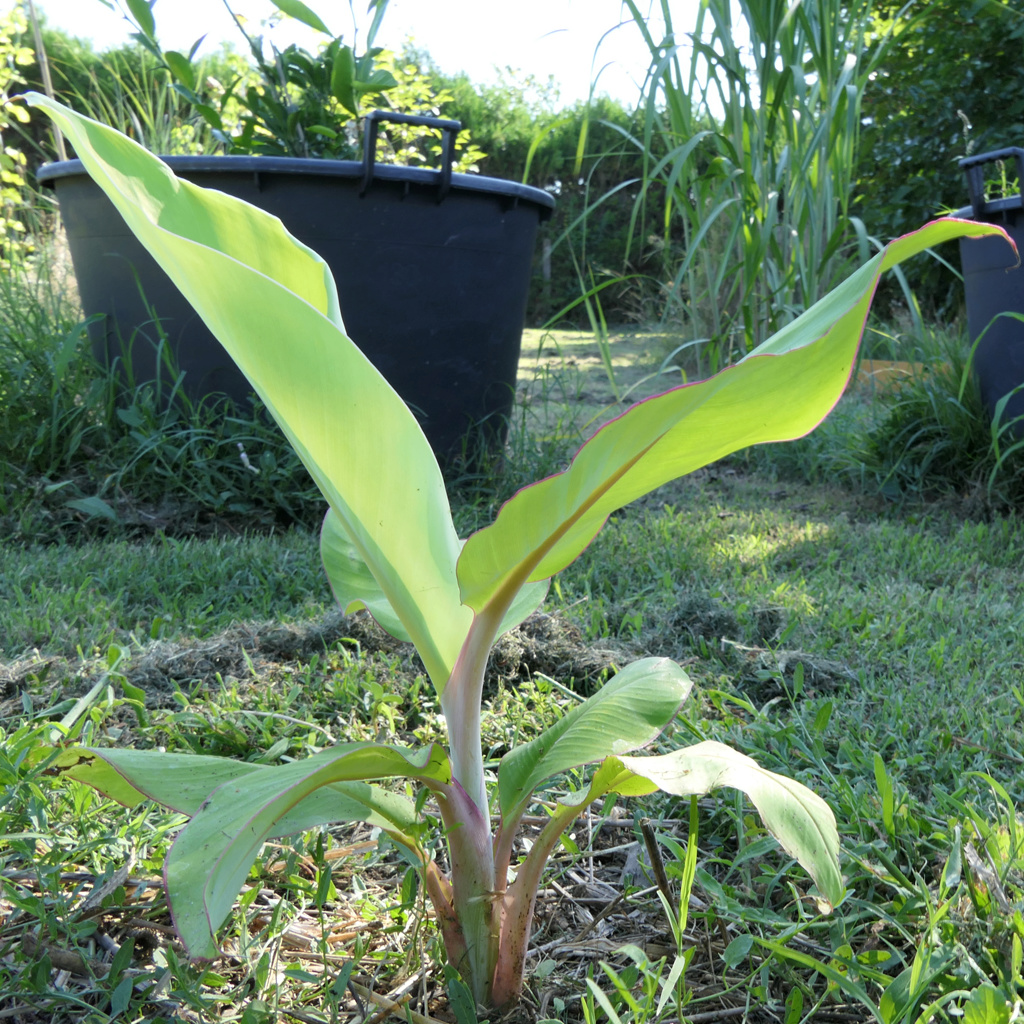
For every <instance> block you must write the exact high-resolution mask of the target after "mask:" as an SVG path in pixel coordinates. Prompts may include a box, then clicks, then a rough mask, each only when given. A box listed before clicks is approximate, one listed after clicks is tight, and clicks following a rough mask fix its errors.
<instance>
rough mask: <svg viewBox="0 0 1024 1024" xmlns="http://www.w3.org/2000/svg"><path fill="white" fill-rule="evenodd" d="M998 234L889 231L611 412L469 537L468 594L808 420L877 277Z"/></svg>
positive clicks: (552, 569) (943, 224) (529, 567)
mask: <svg viewBox="0 0 1024 1024" xmlns="http://www.w3.org/2000/svg"><path fill="white" fill-rule="evenodd" d="M1000 233H1002V231H1001V229H1000V228H998V227H996V226H995V225H990V224H978V223H975V222H973V221H958V220H952V219H947V220H940V221H934V222H933V223H931V224H928V225H926V226H925V227H923V228H921V229H920V230H919V231H916V232H914V233H912V234H909V235H906V236H904V237H903V238H900V239H897V240H896V241H895V242H892V243H891V244H890V245H888V246H887V247H886V248H885V249H884V250H883V251H882V252H880V253H879V254H878V255H877V256H876V257H875V258H874V259H872V260H871V261H870V262H869V263H866V264H865V265H864V266H863V267H861V268H860V270H858V271H857V272H856V273H855V274H853V275H852V276H851V277H850V278H849V279H848V280H847V281H845V282H844V283H843V284H842V285H841V286H840V287H838V288H837V289H835V290H834V291H833V292H831V293H830V294H829V295H828V296H826V297H825V298H824V299H822V300H821V301H820V302H818V303H817V304H816V305H815V306H813V307H811V309H809V310H807V311H806V312H805V313H804V314H803V315H802V316H801V317H799V318H798V319H797V320H794V321H793V322H792V323H791V324H789V325H788V326H787V327H785V328H783V330H781V331H780V332H779V333H778V334H776V335H775V336H774V337H773V338H771V339H769V340H768V341H767V342H765V344H763V345H761V346H760V347H759V348H758V349H756V350H755V351H754V352H752V353H751V354H750V355H749V356H747V357H746V358H745V359H743V360H742V361H741V362H739V363H737V364H736V365H735V366H731V367H729V368H728V369H726V370H723V371H722V372H721V373H719V374H717V375H716V376H714V377H712V378H711V379H710V380H706V381H701V382H699V383H696V384H689V385H686V386H684V387H680V388H675V389H674V390H672V391H669V392H666V393H665V394H663V395H658V396H656V397H655V398H651V399H648V400H647V401H645V402H640V403H638V404H637V405H635V406H633V408H632V409H630V410H629V411H628V412H626V413H624V414H623V415H622V416H620V417H619V418H618V419H615V420H612V422H611V423H608V424H607V425H605V426H604V427H603V428H602V429H601V430H599V431H598V432H597V434H595V435H594V437H592V438H591V439H590V441H588V442H587V444H585V445H584V446H583V447H582V448H581V449H580V450H579V452H578V453H577V454H576V457H575V458H574V459H573V461H572V465H570V467H569V468H568V469H567V470H565V471H564V472H562V473H558V474H556V475H555V476H552V477H548V478H547V479H546V480H541V481H540V482H539V483H536V484H533V485H532V486H530V487H526V488H524V489H523V490H521V491H519V493H518V494H516V495H515V496H514V497H512V498H511V499H510V500H509V501H508V502H506V503H505V505H504V507H503V508H502V509H501V511H500V512H499V513H498V516H497V518H496V519H495V521H494V522H493V523H492V524H491V525H490V526H487V527H484V529H482V530H479V531H478V532H477V533H475V534H474V535H473V536H472V537H470V538H469V540H468V541H467V542H466V546H465V548H464V549H463V552H462V555H461V557H460V558H459V563H458V577H459V585H460V587H461V591H462V598H463V600H464V601H465V603H466V604H468V605H469V606H470V607H472V608H473V609H474V610H476V611H478V612H479V611H481V610H482V609H484V608H485V607H487V606H488V605H490V604H491V602H495V603H496V604H497V605H498V606H502V605H503V604H504V602H506V601H507V600H509V598H510V596H511V595H512V594H513V593H514V592H515V591H516V589H518V588H519V587H520V586H522V585H523V583H525V582H526V581H527V580H539V579H546V578H547V577H549V576H551V575H553V574H554V573H556V572H558V571H559V570H561V569H564V568H565V566H567V565H568V564H569V563H570V562H572V561H573V559H575V558H576V557H577V556H578V555H579V554H580V552H582V551H583V550H584V549H585V548H586V547H587V545H588V544H589V543H590V542H591V541H592V540H593V538H594V536H595V535H596V534H597V532H598V531H599V530H600V529H601V527H602V526H603V525H604V522H605V520H606V518H607V517H608V516H609V515H610V514H611V513H612V512H613V511H615V509H617V508H621V507H622V506H623V505H626V504H628V503H629V502H631V501H633V500H634V499H636V498H639V497H640V496H641V495H644V494H647V493H648V492H649V491H652V490H653V489H654V488H656V487H659V486H661V485H662V484H664V483H667V482H668V481H669V480H674V479H675V478H676V477H679V476H683V475H684V474H686V473H689V472H691V471H693V470H694V469H698V468H700V467H701V466H705V465H707V464H708V463H709V462H713V461H714V460H715V459H720V458H722V457H723V456H725V455H728V454H729V453H730V452H734V451H736V450H737V449H740V448H744V447H746V446H747V445H751V444H761V443H763V442H765V441H786V440H791V439H793V438H796V437H800V436H801V435H803V434H806V433H807V432H808V431H810V430H812V429H813V428H814V427H816V426H817V425H818V423H820V422H821V420H822V419H824V417H825V416H826V415H827V414H828V413H829V411H830V410H831V409H832V407H833V406H834V405H835V403H836V402H837V401H838V400H839V398H840V396H841V395H842V393H843V390H844V388H845V387H846V384H847V381H848V380H849V378H850V375H851V373H852V371H853V366H854V362H855V360H856V357H857V347H858V345H859V344H860V337H861V333H862V332H863V329H864V321H865V318H866V317H867V313H868V307H869V306H870V304H871V298H872V296H873V295H874V291H875V287H876V286H877V284H878V279H879V277H880V276H881V275H882V274H883V273H885V271H887V270H888V269H890V268H891V267H893V266H895V265H896V264H898V263H899V262H901V261H902V260H905V259H907V258H908V257H910V256H913V255H915V254H916V253H919V252H921V251H922V250H924V249H927V248H929V247H931V246H934V245H938V244H939V243H941V242H944V241H948V240H950V239H953V238H958V237H960V236H962V235H984V234H1000ZM1004 237H1005V236H1004ZM1008 255H1009V253H1008Z"/></svg>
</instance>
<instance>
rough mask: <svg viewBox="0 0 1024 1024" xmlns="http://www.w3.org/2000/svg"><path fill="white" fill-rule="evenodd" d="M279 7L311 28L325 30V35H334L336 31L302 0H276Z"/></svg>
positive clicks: (318, 30) (319, 30)
mask: <svg viewBox="0 0 1024 1024" xmlns="http://www.w3.org/2000/svg"><path fill="white" fill-rule="evenodd" d="M275 2H276V5H277V9H278V10H279V11H284V13H285V14H287V15H289V16H290V17H292V18H295V19H296V20H297V21H301V22H302V23H303V25H308V26H309V27H310V28H315V29H316V30H317V32H323V34H324V35H325V36H332V35H334V33H333V32H332V31H331V30H330V29H329V28H328V27H327V26H326V25H325V24H324V23H323V22H322V21H321V20H320V17H319V15H317V14H316V13H315V12H314V11H311V10H310V9H309V8H308V7H307V6H306V5H305V4H304V3H302V0H275Z"/></svg>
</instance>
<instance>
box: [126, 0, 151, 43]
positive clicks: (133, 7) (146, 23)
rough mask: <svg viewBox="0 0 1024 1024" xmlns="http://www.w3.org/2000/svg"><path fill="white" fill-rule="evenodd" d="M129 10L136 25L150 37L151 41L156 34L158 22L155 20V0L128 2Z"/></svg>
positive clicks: (133, 0)
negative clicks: (153, 8)
mask: <svg viewBox="0 0 1024 1024" xmlns="http://www.w3.org/2000/svg"><path fill="white" fill-rule="evenodd" d="M126 2H127V4H128V10H129V11H130V12H131V16H132V17H133V18H134V19H135V24H136V25H138V26H139V28H140V29H142V31H143V32H144V33H145V34H146V35H147V36H149V38H150V39H152V38H153V37H154V35H155V34H156V22H155V21H154V20H153V10H152V7H153V3H154V2H155V0H126Z"/></svg>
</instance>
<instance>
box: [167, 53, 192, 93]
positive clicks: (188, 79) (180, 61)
mask: <svg viewBox="0 0 1024 1024" xmlns="http://www.w3.org/2000/svg"><path fill="white" fill-rule="evenodd" d="M164 61H165V63H166V64H167V66H168V67H169V68H170V69H171V74H172V75H174V77H175V78H176V79H177V80H178V81H179V82H181V84H182V85H184V86H185V87H186V88H188V89H189V90H192V91H194V90H195V87H196V69H195V68H194V67H192V62H191V61H190V60H189V59H188V57H186V56H185V55H184V54H182V53H178V52H177V51H176V50H165V51H164Z"/></svg>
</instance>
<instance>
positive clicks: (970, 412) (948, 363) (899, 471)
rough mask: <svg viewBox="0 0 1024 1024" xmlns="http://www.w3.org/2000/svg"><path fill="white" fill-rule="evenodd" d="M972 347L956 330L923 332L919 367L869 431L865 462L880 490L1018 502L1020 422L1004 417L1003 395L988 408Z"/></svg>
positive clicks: (1023, 474) (1023, 471) (1022, 463)
mask: <svg viewBox="0 0 1024 1024" xmlns="http://www.w3.org/2000/svg"><path fill="white" fill-rule="evenodd" d="M976 347H977V346H976V344H975V345H973V346H972V345H970V344H969V343H968V341H967V340H966V338H965V336H964V335H963V333H961V332H958V331H954V332H949V331H942V330H937V329H933V330H928V329H926V330H924V331H923V332H922V335H921V348H920V349H919V352H920V356H919V358H920V359H921V360H922V361H923V364H924V370H923V372H921V373H919V374H915V375H914V376H913V377H912V378H910V379H909V380H908V381H907V382H906V383H905V384H904V385H902V386H901V387H899V388H898V389H896V390H895V391H894V392H893V394H892V395H891V397H890V399H889V401H888V403H887V411H886V413H885V415H884V416H883V417H882V418H881V419H880V421H879V422H878V423H877V424H876V425H875V426H874V427H873V428H872V429H871V430H870V431H869V433H868V435H867V442H868V443H867V445H866V451H865V455H866V464H867V466H868V468H869V469H870V470H871V471H872V472H873V474H874V476H875V478H876V479H877V480H878V483H879V485H880V487H881V489H882V492H883V493H885V494H888V495H890V496H904V495H928V494H935V493H954V494H959V495H961V496H964V497H973V498H980V499H982V500H983V501H984V503H985V504H986V505H989V506H992V507H995V508H1012V507H1015V506H1019V504H1020V502H1021V501H1022V500H1024V431H1022V430H1021V426H1022V424H1021V421H1020V420H1016V421H1012V420H1010V419H1009V418H1008V417H1007V416H1006V414H1005V407H1006V401H1007V399H1006V398H1004V399H1003V400H1002V401H1001V402H1000V403H999V404H998V405H997V407H996V409H995V410H994V415H993V416H990V415H989V413H988V411H987V410H986V408H985V405H984V403H983V402H982V400H981V393H980V391H979V389H978V384H977V380H976V379H975V377H974V375H973V373H972V365H973V360H974V353H975V351H976ZM1008 397H1009V396H1007V398H1008Z"/></svg>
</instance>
